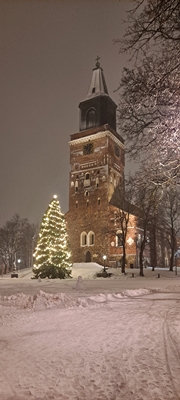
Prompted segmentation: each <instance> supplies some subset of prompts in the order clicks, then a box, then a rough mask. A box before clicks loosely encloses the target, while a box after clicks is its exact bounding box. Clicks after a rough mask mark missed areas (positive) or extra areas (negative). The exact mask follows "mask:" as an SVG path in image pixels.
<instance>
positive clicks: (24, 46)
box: [0, 0, 130, 226]
mask: <svg viewBox="0 0 180 400" xmlns="http://www.w3.org/2000/svg"><path fill="white" fill-rule="evenodd" d="M129 7H130V1H129V0H124V1H123V0H121V1H119V0H96V1H93V0H49V1H48V0H46V1H45V0H0V46H1V61H0V94H1V108H0V109H1V117H0V137H1V146H0V183H1V189H0V226H2V225H3V224H4V223H5V222H6V221H7V220H8V219H10V218H11V217H12V216H13V215H14V214H15V213H18V214H19V215H20V216H21V217H22V218H23V217H27V218H28V219H29V220H30V222H34V223H38V222H40V221H41V218H42V216H43V214H44V212H45V211H46V209H47V207H48V204H49V201H50V200H51V199H52V196H53V195H54V194H57V195H58V197H59V200H60V204H61V208H62V211H63V212H64V213H65V212H67V211H68V202H69V200H68V188H69V170H70V166H69V144H68V142H69V140H70V135H71V134H73V133H76V132H78V131H79V109H78V105H79V102H80V101H81V100H83V99H84V98H85V97H86V94H87V91H88V87H89V83H90V80H91V75H92V69H93V68H94V66H95V59H96V57H97V55H99V56H100V57H101V60H100V63H101V66H102V68H103V71H104V75H105V79H106V83H107V87H108V91H109V95H110V96H111V97H112V99H113V100H114V101H115V102H116V103H118V96H119V95H118V93H114V91H115V90H116V89H117V87H118V84H119V81H120V79H121V74H122V68H123V67H125V66H127V64H126V61H125V58H124V57H122V55H120V54H119V47H118V45H114V44H113V39H115V38H121V37H122V35H123V33H124V31H125V27H126V26H125V25H124V24H123V22H122V20H124V19H125V18H126V10H127V9H128V8H129Z"/></svg>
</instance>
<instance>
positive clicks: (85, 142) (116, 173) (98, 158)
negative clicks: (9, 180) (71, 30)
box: [66, 58, 136, 266]
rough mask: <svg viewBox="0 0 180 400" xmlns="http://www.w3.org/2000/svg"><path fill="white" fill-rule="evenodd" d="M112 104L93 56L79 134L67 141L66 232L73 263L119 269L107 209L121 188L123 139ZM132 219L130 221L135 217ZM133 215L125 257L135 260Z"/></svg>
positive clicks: (119, 251)
mask: <svg viewBox="0 0 180 400" xmlns="http://www.w3.org/2000/svg"><path fill="white" fill-rule="evenodd" d="M116 108H117V106H116V104H115V103H114V101H113V100H112V99H111V97H110V96H109V94H108V89H107V85H106V81H105V77H104V73H103V69H102V68H101V66H100V63H99V59H98V58H97V61H96V65H95V68H94V69H93V71H92V78H91V82H90V86H89V90H88V93H87V96H86V98H85V99H84V100H82V101H81V102H80V104H79V109H80V124H79V132H78V133H74V134H72V135H71V137H70V142H69V145H70V176H69V211H68V213H67V214H66V219H67V229H68V235H69V241H70V247H71V251H72V261H73V263H78V262H92V261H93V262H98V263H100V264H103V259H105V258H106V259H107V265H109V266H115V265H117V263H118V261H119V259H120V258H121V256H122V245H121V243H120V240H119V235H118V232H119V230H118V229H119V227H118V226H117V227H116V217H114V218H112V215H113V216H116V209H115V207H113V206H112V205H111V199H112V196H113V193H114V191H115V189H116V187H117V186H118V185H124V163H125V157H124V152H125V148H124V140H123V139H122V137H121V136H120V135H119V134H118V133H117V131H116ZM133 218H134V219H133ZM134 224H135V217H133V216H132V217H131V223H130V225H131V226H130V228H131V229H128V235H127V250H126V251H127V254H129V256H130V261H131V262H132V260H133V261H134V259H135V257H136V246H135V240H134V232H135V228H134Z"/></svg>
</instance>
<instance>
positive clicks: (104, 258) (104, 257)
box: [103, 255, 107, 272]
mask: <svg viewBox="0 0 180 400" xmlns="http://www.w3.org/2000/svg"><path fill="white" fill-rule="evenodd" d="M106 258H107V256H106V255H104V256H103V260H104V272H106Z"/></svg>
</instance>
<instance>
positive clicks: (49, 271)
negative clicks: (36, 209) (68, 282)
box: [33, 195, 72, 278]
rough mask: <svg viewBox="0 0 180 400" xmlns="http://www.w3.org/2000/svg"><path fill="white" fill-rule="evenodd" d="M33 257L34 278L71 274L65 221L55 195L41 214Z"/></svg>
mask: <svg viewBox="0 0 180 400" xmlns="http://www.w3.org/2000/svg"><path fill="white" fill-rule="evenodd" d="M34 257H35V260H36V264H35V266H34V268H33V272H34V275H35V276H34V277H35V278H38V277H40V278H45V277H49V278H65V277H68V276H70V274H71V269H70V268H71V265H72V264H71V261H70V258H71V253H70V250H69V245H68V235H67V230H66V221H65V218H64V215H63V214H62V212H61V208H60V204H59V201H58V200H57V195H54V196H53V199H52V200H51V202H50V204H49V206H48V209H47V211H46V213H45V214H44V216H43V219H42V223H41V227H40V232H39V238H38V242H37V246H36V249H35V253H34Z"/></svg>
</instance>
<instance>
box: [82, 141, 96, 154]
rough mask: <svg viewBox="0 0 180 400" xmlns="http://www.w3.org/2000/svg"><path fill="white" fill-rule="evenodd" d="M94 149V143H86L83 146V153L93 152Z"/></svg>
mask: <svg viewBox="0 0 180 400" xmlns="http://www.w3.org/2000/svg"><path fill="white" fill-rule="evenodd" d="M93 151H94V143H86V144H85V145H84V147H83V154H91V153H93Z"/></svg>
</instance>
